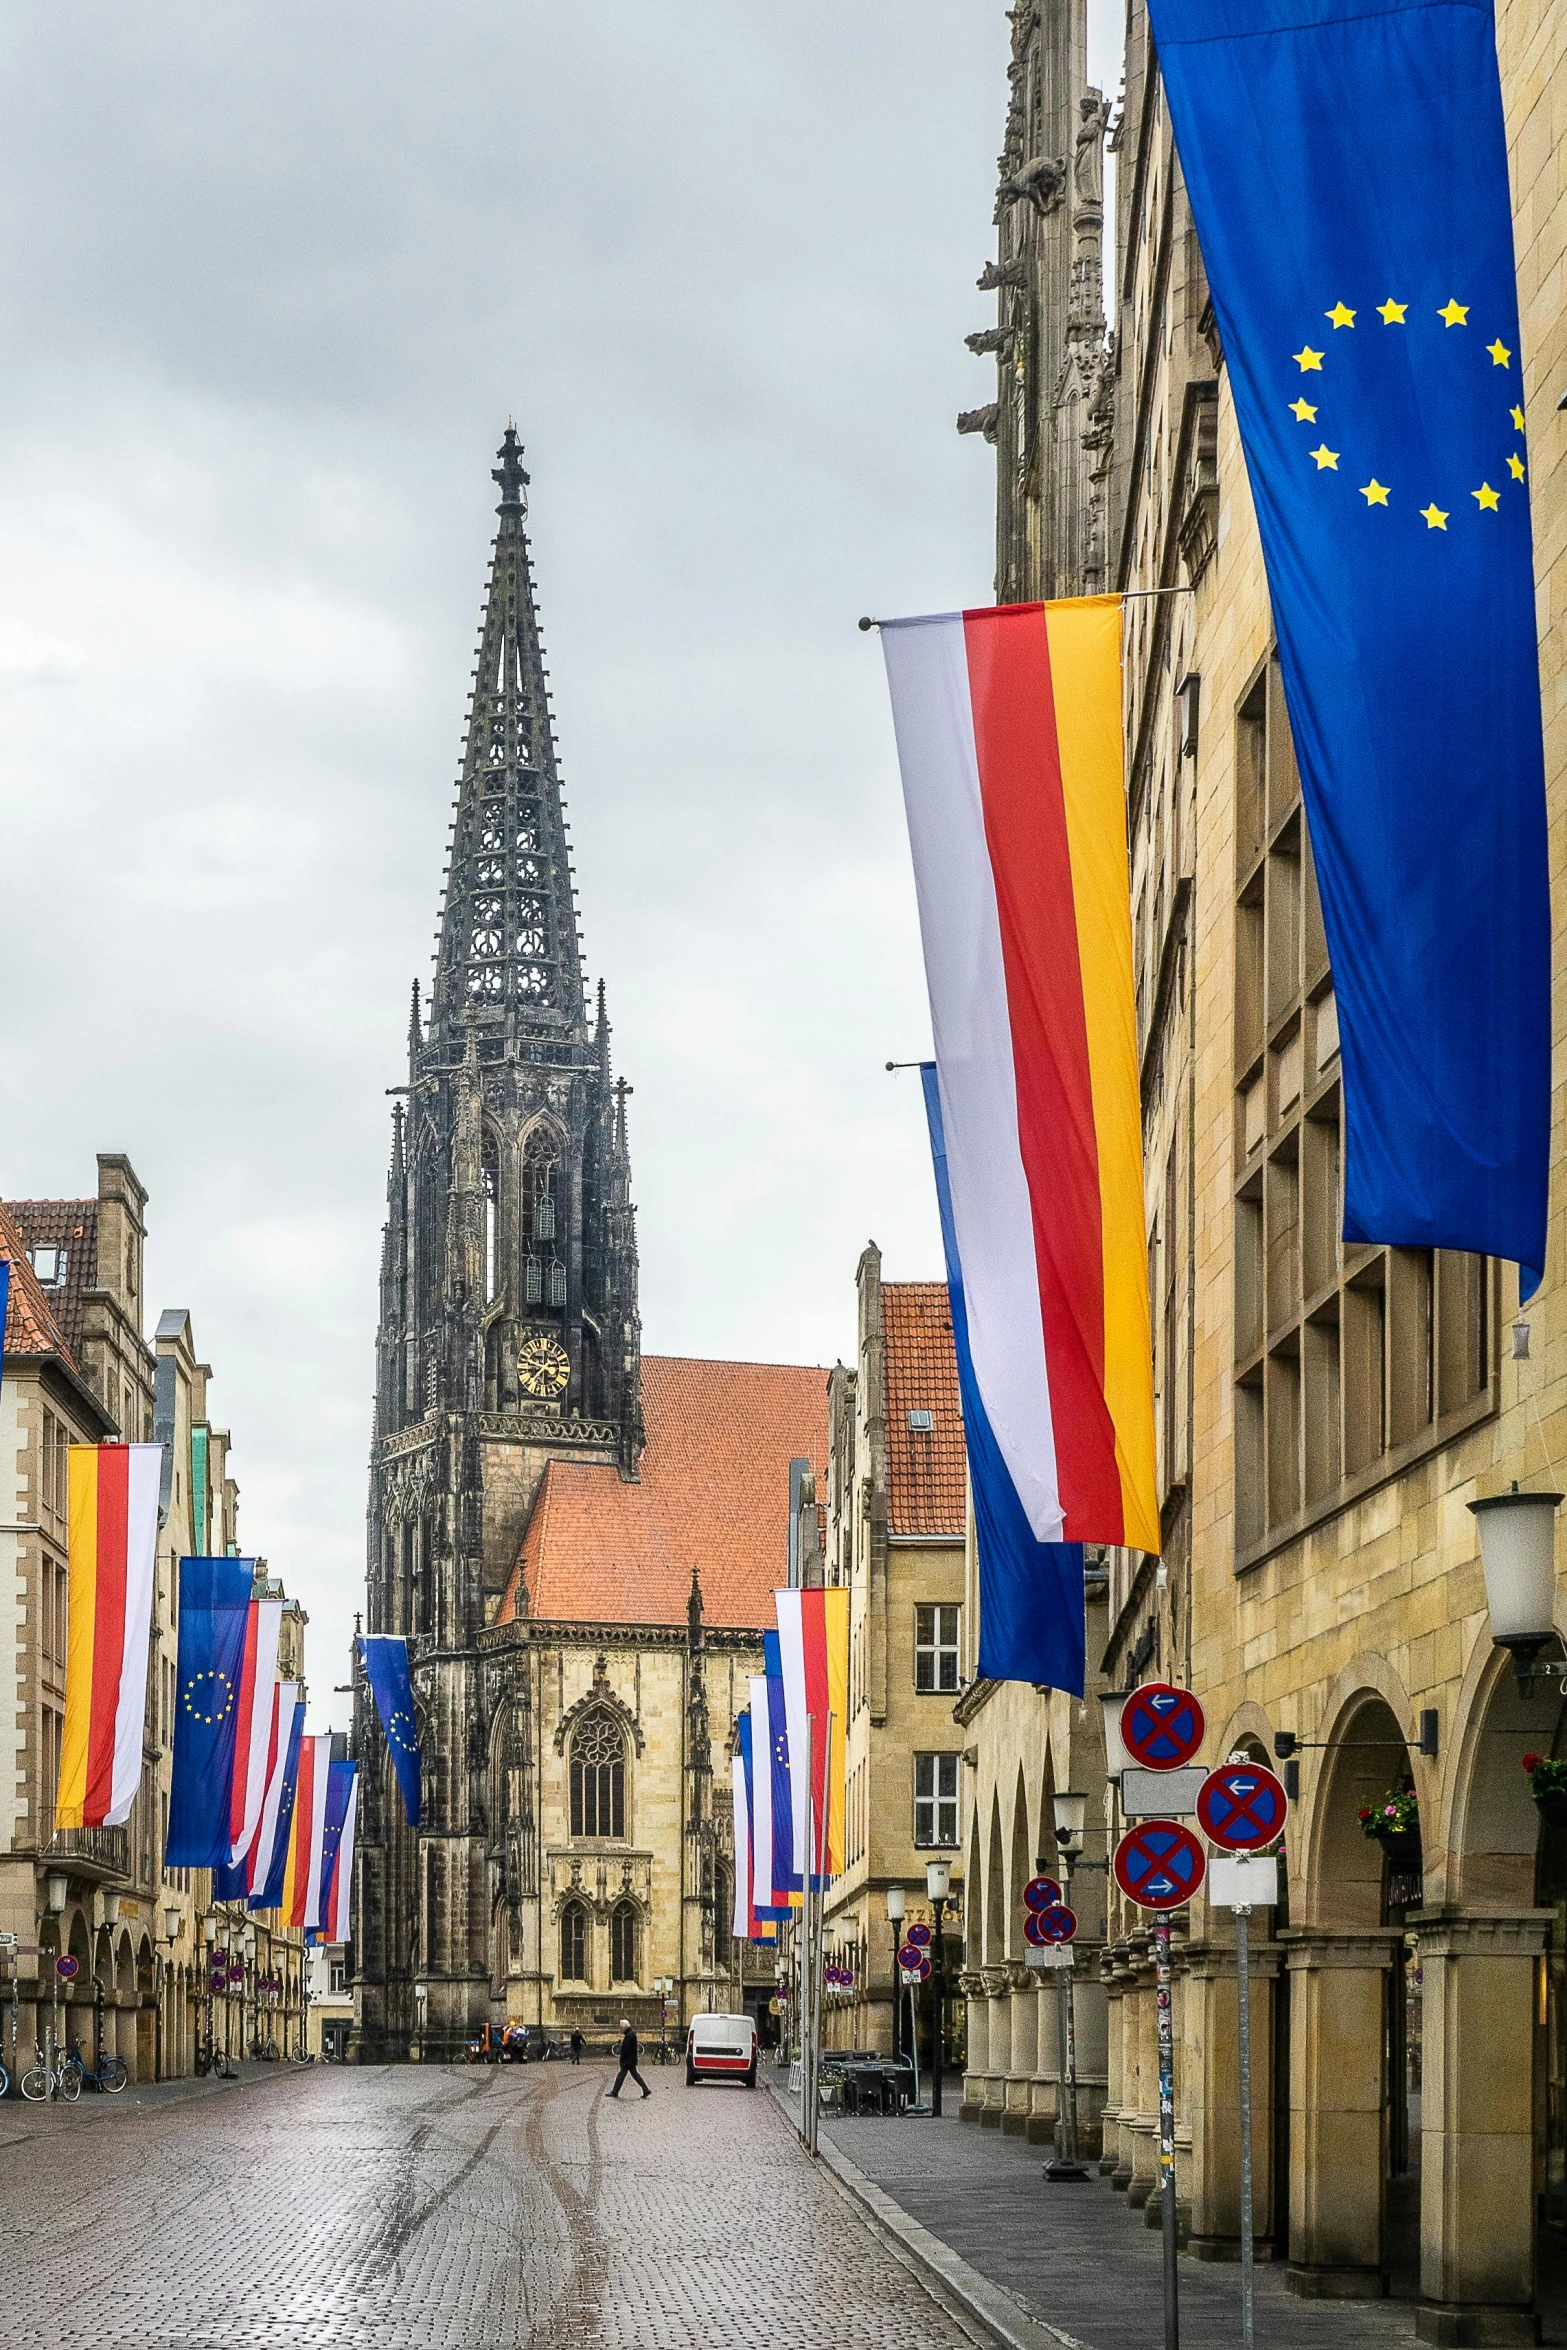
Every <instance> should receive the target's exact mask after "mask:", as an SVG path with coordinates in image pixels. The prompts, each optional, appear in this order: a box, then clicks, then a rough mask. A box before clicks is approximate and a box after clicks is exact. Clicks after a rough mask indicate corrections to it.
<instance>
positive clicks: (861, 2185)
mask: <svg viewBox="0 0 1567 2350" xmlns="http://www.w3.org/2000/svg"><path fill="white" fill-rule="evenodd" d="M778 2094H779V2096H780V2099H781V2101H782V2102H784V2104H785V2109H786V2111H788V2113H789V2114H790V2116H791V2119H794V2120H795V2121H798V2117H799V2101H798V2099H789V2098H787V2097H785V2095H784V2092H783V2089H782V2084H780V2085H779V2090H778ZM952 2103H953V2107H954V2108H955V2107H956V2103H957V2100H956V2097H954V2098H953V2100H952ZM820 2138H821V2149H822V2155H823V2159H824V2160H825V2161H827V2162H828V2163H829V2165H830V2166H831V2167H832V2169H833V2170H834V2171H835V2172H836V2173H837V2175H838V2177H839V2178H840V2179H841V2180H842V2181H843V2183H844V2184H845V2185H846V2186H847V2187H848V2188H849V2190H850V2191H851V2192H852V2193H854V2194H856V2195H858V2196H859V2198H860V2200H861V2202H862V2203H863V2204H865V2205H866V2206H867V2208H868V2209H869V2211H870V2213H871V2215H872V2217H873V2218H874V2219H876V2220H877V2221H879V2222H880V2224H881V2225H882V2226H884V2227H888V2228H890V2229H891V2230H892V2232H893V2233H895V2234H897V2235H898V2236H900V2238H901V2240H902V2241H903V2242H904V2244H905V2246H906V2247H907V2248H908V2249H909V2250H910V2251H912V2252H913V2254H914V2255H915V2257H916V2258H917V2259H918V2260H920V2261H921V2262H922V2264H923V2265H925V2266H927V2267H935V2268H936V2269H937V2270H938V2272H939V2273H940V2274H941V2276H942V2278H943V2279H944V2281H945V2282H946V2284H947V2285H948V2287H949V2289H951V2290H954V2291H956V2292H957V2293H958V2294H959V2296H960V2298H964V2299H966V2300H967V2301H968V2303H969V2306H970V2308H971V2310H972V2311H973V2314H975V2315H976V2316H978V2317H979V2318H980V2319H981V2320H982V2321H983V2322H984V2323H986V2324H987V2325H988V2326H989V2327H990V2328H991V2330H992V2331H993V2332H995V2333H997V2334H998V2335H999V2336H1000V2338H1001V2339H1002V2340H1003V2341H1009V2342H1011V2343H1013V2344H1015V2345H1016V2350H1052V2345H1054V2344H1060V2345H1063V2346H1064V2350H1159V2346H1160V2345H1161V2344H1162V2342H1163V2339H1164V2332H1163V2269H1162V2258H1163V2255H1162V2242H1161V2238H1160V2234H1159V2231H1158V2230H1157V2229H1156V2228H1150V2227H1148V2226H1147V2225H1146V2224H1145V2222H1144V2219H1143V2215H1142V2213H1141V2212H1140V2211H1133V2210H1130V2209H1129V2208H1128V2206H1127V2203H1126V2198H1125V2197H1124V2195H1118V2194H1116V2193H1115V2192H1114V2190H1113V2189H1112V2188H1111V2187H1110V2185H1109V2183H1108V2181H1107V2180H1101V2179H1099V2178H1097V2177H1095V2178H1092V2179H1090V2181H1089V2183H1088V2184H1087V2185H1086V2186H1082V2185H1076V2186H1056V2187H1052V2186H1047V2185H1046V2183H1045V2180H1044V2178H1043V2177H1042V2175H1041V2173H1042V2170H1043V2167H1044V2164H1045V2162H1046V2161H1047V2160H1048V2158H1049V2150H1048V2148H1044V2147H1038V2146H1028V2145H1025V2144H1024V2143H1023V2142H1022V2140H1020V2139H1017V2138H1003V2137H1002V2136H1001V2135H1000V2134H999V2133H998V2132H995V2131H991V2130H979V2129H976V2128H974V2127H973V2126H972V2125H969V2126H965V2125H963V2124H961V2123H960V2122H959V2121H958V2120H957V2118H956V2113H955V2111H953V2112H949V2113H948V2114H946V2115H944V2116H943V2118H942V2119H941V2120H940V2121H939V2122H938V2121H934V2120H931V2119H928V2118H921V2119H914V2120H903V2121H879V2120H871V2119H866V2120H858V2119H851V2118H847V2117H842V2116H839V2115H836V2114H831V2115H828V2114H824V2115H823V2117H822V2122H821V2131H820ZM1255 2274H1256V2280H1257V2344H1258V2350H1403V2346H1404V2345H1406V2344H1411V2345H1412V2344H1413V2343H1414V2342H1415V2340H1416V2334H1415V2308H1414V2304H1413V2303H1412V2302H1409V2301H1380V2302H1368V2301H1300V2300H1297V2299H1296V2298H1295V2296H1294V2295H1293V2294H1291V2293H1289V2292H1288V2291H1287V2290H1286V2289H1285V2282H1284V2270H1283V2266H1282V2264H1281V2265H1279V2266H1277V2267H1275V2266H1274V2265H1273V2264H1272V2263H1269V2262H1264V2263H1262V2264H1260V2265H1259V2266H1258V2268H1257V2269H1256V2272H1255ZM1180 2290H1181V2343H1182V2350H1238V2346H1239V2343H1240V2338H1241V2326H1240V2269H1239V2266H1238V2265H1236V2266H1230V2265H1228V2264H1221V2263H1213V2262H1208V2261H1198V2260H1192V2259H1189V2258H1187V2257H1184V2256H1183V2257H1182V2260H1181V2263H1180ZM1544 2340H1545V2341H1546V2342H1547V2343H1567V2327H1563V2325H1562V2324H1561V2323H1560V2321H1559V2320H1558V2321H1553V2320H1552V2319H1550V2318H1547V2320H1546V2324H1545V2332H1544Z"/></svg>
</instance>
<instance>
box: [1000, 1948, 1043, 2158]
mask: <svg viewBox="0 0 1567 2350" xmlns="http://www.w3.org/2000/svg"><path fill="white" fill-rule="evenodd" d="M1007 1980H1008V1983H1009V1985H1010V1991H1009V1995H1008V1999H1007V2005H1008V2007H1009V2008H1010V2010H1011V2031H1010V2048H1011V2060H1010V2062H1009V2064H1008V2066H1007V2081H1006V2087H1005V2090H1004V2092H1003V2106H1002V2114H1001V2127H1002V2129H1003V2130H1004V2131H1005V2132H1006V2134H1007V2136H1008V2137H1009V2138H1021V2137H1022V2136H1023V2134H1024V2132H1025V2131H1026V2130H1027V2128H1028V2115H1029V2108H1030V2105H1031V2104H1032V2102H1033V2095H1034V2071H1035V2065H1036V2063H1037V2060H1038V2054H1039V1994H1038V1992H1037V1991H1036V1990H1035V1988H1034V1978H1033V1976H1032V1975H1031V1974H1030V1972H1029V1970H1028V1968H1027V1967H1025V1966H1012V1967H1009V1968H1008V1969H1007Z"/></svg>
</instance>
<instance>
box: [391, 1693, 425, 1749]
mask: <svg viewBox="0 0 1567 2350" xmlns="http://www.w3.org/2000/svg"><path fill="white" fill-rule="evenodd" d="M411 1731H412V1732H413V1733H414V1734H413V1735H412V1736H410V1735H409V1733H410V1732H411ZM386 1734H387V1736H388V1738H390V1739H391V1741H392V1742H393V1744H394V1745H396V1746H400V1747H402V1749H403V1751H404V1753H405V1754H415V1753H417V1752H418V1748H419V1738H418V1733H417V1731H416V1730H415V1726H414V1719H413V1716H412V1714H410V1713H409V1712H408V1710H407V1708H406V1707H405V1706H401V1705H397V1706H394V1707H393V1708H392V1718H391V1720H390V1721H389V1722H388V1723H387V1725H386Z"/></svg>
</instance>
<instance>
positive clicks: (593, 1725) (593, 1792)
mask: <svg viewBox="0 0 1567 2350" xmlns="http://www.w3.org/2000/svg"><path fill="white" fill-rule="evenodd" d="M571 1832H572V1834H573V1836H624V1835H625V1832H626V1741H625V1736H624V1733H623V1732H622V1730H621V1728H620V1725H619V1723H618V1722H617V1721H616V1720H615V1719H614V1717H613V1715H611V1714H607V1713H591V1714H589V1715H587V1716H586V1718H585V1719H584V1720H583V1721H582V1722H580V1723H579V1724H578V1726H577V1730H576V1733H575V1735H574V1736H573V1738H572V1741H571Z"/></svg>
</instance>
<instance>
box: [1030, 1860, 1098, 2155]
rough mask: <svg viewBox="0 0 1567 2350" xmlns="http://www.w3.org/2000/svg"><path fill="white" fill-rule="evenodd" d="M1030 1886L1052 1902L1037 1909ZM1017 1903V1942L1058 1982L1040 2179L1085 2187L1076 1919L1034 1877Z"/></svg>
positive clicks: (1048, 1882) (1047, 1880) (1057, 1892)
mask: <svg viewBox="0 0 1567 2350" xmlns="http://www.w3.org/2000/svg"><path fill="white" fill-rule="evenodd" d="M1035 1886H1047V1887H1049V1888H1050V1889H1051V1891H1052V1893H1053V1894H1054V1899H1052V1900H1049V1901H1047V1902H1045V1903H1044V1904H1043V1905H1040V1904H1039V1903H1038V1902H1037V1901H1036V1898H1035V1892H1034V1888H1035ZM1023 1899H1024V1900H1025V1902H1027V1903H1028V1914H1027V1916H1026V1917H1025V1918H1024V1920H1023V1939H1024V1940H1025V1942H1027V1943H1028V1945H1029V1947H1030V1949H1031V1950H1037V1951H1039V1952H1041V1953H1044V1952H1047V1951H1048V1952H1049V1953H1050V1954H1051V1955H1052V1957H1053V1958H1055V1959H1056V1960H1057V1962H1058V1964H1059V1968H1060V1973H1061V1978H1062V1980H1061V1988H1060V1997H1059V2000H1058V2002H1057V2006H1056V2028H1057V2036H1058V2042H1059V2046H1060V2050H1061V2079H1060V2104H1059V2108H1058V2111H1057V2116H1056V2151H1055V2155H1054V2157H1053V2159H1052V2160H1051V2161H1049V2162H1047V2163H1046V2164H1045V2177H1046V2178H1047V2179H1048V2180H1049V2181H1050V2183H1051V2184H1052V2186H1059V2185H1060V2184H1061V2183H1062V2182H1063V2181H1072V2182H1075V2181H1077V2180H1079V2179H1081V2180H1083V2181H1084V2182H1085V2183H1086V2181H1087V2178H1088V2173H1087V2171H1086V2170H1085V2169H1084V2168H1083V2166H1082V2164H1081V2163H1080V2162H1079V2160H1078V2158H1077V2014H1076V2008H1075V2004H1074V2000H1073V1991H1072V1975H1073V1968H1072V1943H1073V1940H1074V1938H1075V1937H1076V1934H1077V1918H1076V1916H1075V1914H1074V1913H1073V1912H1072V1911H1071V1910H1070V1909H1068V1908H1067V1906H1066V1904H1065V1902H1064V1901H1063V1900H1062V1899H1061V1888H1060V1887H1059V1886H1058V1885H1057V1884H1056V1882H1055V1879H1054V1878H1053V1877H1036V1878H1035V1879H1034V1880H1033V1883H1032V1884H1030V1885H1029V1886H1028V1887H1027V1888H1026V1889H1025V1892H1024V1895H1023Z"/></svg>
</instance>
